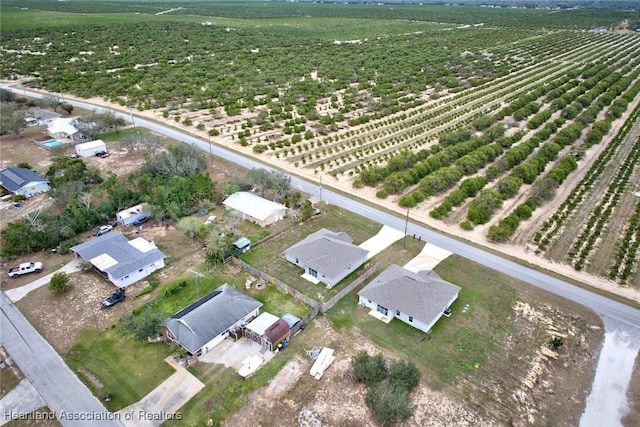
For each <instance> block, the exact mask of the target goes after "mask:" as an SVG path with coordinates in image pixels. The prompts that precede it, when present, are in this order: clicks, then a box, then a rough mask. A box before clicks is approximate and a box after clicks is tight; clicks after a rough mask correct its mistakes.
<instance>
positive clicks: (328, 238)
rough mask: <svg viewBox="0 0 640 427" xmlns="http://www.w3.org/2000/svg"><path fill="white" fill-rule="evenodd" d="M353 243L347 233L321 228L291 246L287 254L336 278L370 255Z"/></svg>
mask: <svg viewBox="0 0 640 427" xmlns="http://www.w3.org/2000/svg"><path fill="white" fill-rule="evenodd" d="M351 242H352V239H351V237H350V236H349V235H348V234H347V233H343V232H338V233H336V232H333V231H331V230H327V229H326V228H321V229H320V230H318V231H316V232H315V233H313V234H310V235H308V236H307V237H306V238H304V239H303V240H301V241H299V242H298V243H296V244H295V245H293V246H291V247H290V248H289V249H287V250H286V251H285V253H286V254H287V255H288V256H289V257H292V258H297V259H299V260H300V263H301V264H303V265H305V266H307V267H310V268H312V269H314V270H316V271H317V272H319V273H322V274H324V275H325V276H327V277H336V276H338V275H339V274H340V273H342V272H344V271H345V270H346V269H347V268H348V267H349V266H351V265H353V263H354V262H355V261H356V260H359V259H362V258H363V257H364V258H365V259H366V257H367V254H368V253H369V252H368V251H367V250H365V249H362V248H359V247H358V246H355V245H353V244H352V243H351Z"/></svg>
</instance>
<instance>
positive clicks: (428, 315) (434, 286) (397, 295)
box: [358, 264, 460, 332]
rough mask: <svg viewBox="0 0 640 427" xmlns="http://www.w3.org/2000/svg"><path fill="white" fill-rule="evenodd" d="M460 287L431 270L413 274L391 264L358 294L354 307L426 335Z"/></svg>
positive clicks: (453, 299) (455, 296) (455, 297)
mask: <svg viewBox="0 0 640 427" xmlns="http://www.w3.org/2000/svg"><path fill="white" fill-rule="evenodd" d="M459 292H460V287H459V286H456V285H454V284H453V283H449V282H447V281H445V280H443V279H442V278H440V276H438V275H437V274H436V273H435V272H434V271H433V270H423V271H420V272H418V273H413V272H411V271H409V270H407V269H406V268H402V267H400V266H399V265H396V264H392V265H390V266H389V267H388V268H387V269H386V270H385V271H383V272H382V273H380V275H379V276H378V277H376V278H375V279H373V280H372V281H371V282H370V283H369V284H368V285H367V286H365V287H364V288H363V289H362V290H361V291H360V292H358V296H359V299H358V303H359V304H360V305H362V306H365V307H368V308H370V309H371V310H375V311H377V312H378V313H380V315H382V316H384V317H387V318H394V317H395V318H397V319H400V320H402V321H403V322H405V323H407V324H409V325H411V326H413V327H415V328H418V329H420V330H421V331H423V332H429V331H430V330H431V328H432V327H433V325H435V323H436V322H437V321H438V319H440V317H441V316H442V315H443V314H444V312H445V310H447V309H448V308H449V307H450V306H451V304H453V302H454V301H455V300H456V299H457V298H458V293H459Z"/></svg>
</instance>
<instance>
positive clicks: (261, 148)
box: [253, 144, 267, 154]
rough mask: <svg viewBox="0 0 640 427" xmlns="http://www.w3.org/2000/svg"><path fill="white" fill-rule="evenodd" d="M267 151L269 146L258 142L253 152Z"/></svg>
mask: <svg viewBox="0 0 640 427" xmlns="http://www.w3.org/2000/svg"><path fill="white" fill-rule="evenodd" d="M265 151H267V146H266V145H263V144H256V145H254V146H253V152H254V153H258V154H260V153H264V152H265Z"/></svg>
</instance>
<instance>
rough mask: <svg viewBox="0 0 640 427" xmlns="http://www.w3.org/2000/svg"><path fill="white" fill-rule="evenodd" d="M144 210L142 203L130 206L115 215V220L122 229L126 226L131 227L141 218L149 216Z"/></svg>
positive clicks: (144, 206) (149, 213)
mask: <svg viewBox="0 0 640 427" xmlns="http://www.w3.org/2000/svg"><path fill="white" fill-rule="evenodd" d="M145 209H146V205H145V204H144V203H140V204H139V205H135V206H131V207H130V208H127V209H123V210H121V211H120V212H118V213H117V214H116V220H117V221H118V223H120V225H122V226H123V227H124V226H127V225H131V224H133V223H134V222H136V221H137V220H139V219H141V218H144V217H149V216H151V212H149V211H147V210H145Z"/></svg>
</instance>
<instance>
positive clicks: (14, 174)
mask: <svg viewBox="0 0 640 427" xmlns="http://www.w3.org/2000/svg"><path fill="white" fill-rule="evenodd" d="M0 186H2V187H4V188H5V189H6V190H7V191H8V192H10V193H13V194H15V195H16V196H24V197H31V196H35V195H36V194H40V193H44V192H47V191H49V190H50V189H51V187H49V180H48V179H46V178H44V177H42V176H40V175H38V174H37V173H35V172H34V171H32V170H31V169H27V168H6V169H4V170H2V171H0Z"/></svg>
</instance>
